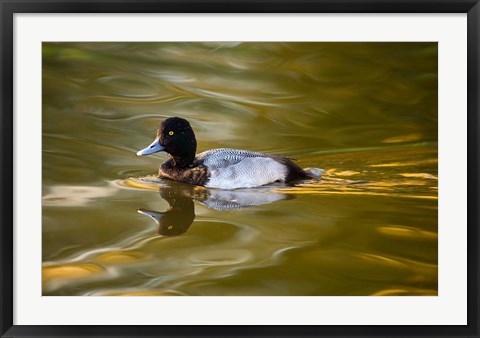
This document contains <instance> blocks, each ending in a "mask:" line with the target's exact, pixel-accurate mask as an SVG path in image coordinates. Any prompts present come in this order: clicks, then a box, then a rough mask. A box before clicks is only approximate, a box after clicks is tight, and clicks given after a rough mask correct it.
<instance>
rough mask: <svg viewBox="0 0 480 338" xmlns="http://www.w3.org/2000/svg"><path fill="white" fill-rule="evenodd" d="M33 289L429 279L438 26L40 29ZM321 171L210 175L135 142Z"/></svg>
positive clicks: (409, 284)
mask: <svg viewBox="0 0 480 338" xmlns="http://www.w3.org/2000/svg"><path fill="white" fill-rule="evenodd" d="M42 50H43V115H42V132H43V139H42V170H43V172H42V175H43V178H42V186H43V192H42V194H43V196H42V205H43V207H42V210H43V215H42V248H43V249H42V271H43V273H42V291H43V295H159V296H161V295H282V296H287V295H306V296H313V295H437V289H438V278H437V271H438V264H437V262H438V261H437V259H438V257H437V256H438V247H437V245H438V231H437V229H438V228H437V220H438V219H437V210H438V209H437V193H438V168H437V158H438V156H437V154H438V153H437V139H438V138H437V81H438V78H437V44H436V43H233V42H228V43H213V42H208V43H44V44H43V47H42ZM171 116H180V117H183V118H186V119H187V120H189V121H190V124H191V125H192V127H193V129H194V131H195V133H196V137H197V143H198V146H197V151H198V152H202V151H205V150H208V149H212V148H237V149H248V150H252V151H259V152H264V153H268V154H275V155H283V156H288V157H291V158H294V159H296V163H297V164H298V165H299V166H301V167H317V168H322V169H324V170H325V173H324V175H323V176H322V178H321V179H320V180H308V181H302V182H297V183H296V184H295V185H282V184H272V185H269V186H265V187H261V188H258V189H241V190H234V191H222V190H215V189H205V188H202V187H193V186H188V185H185V184H180V183H175V182H170V181H168V180H160V179H157V178H156V177H155V174H156V172H157V170H158V167H159V165H160V164H161V163H162V162H163V161H165V160H166V159H167V156H168V155H166V154H165V153H158V154H155V155H151V156H148V157H137V156H136V155H135V153H136V152H137V151H138V150H140V149H143V148H144V147H146V146H147V145H148V144H150V142H151V141H152V140H153V138H154V136H155V132H156V128H157V127H158V125H159V124H160V122H161V121H162V120H163V119H165V118H167V117H171Z"/></svg>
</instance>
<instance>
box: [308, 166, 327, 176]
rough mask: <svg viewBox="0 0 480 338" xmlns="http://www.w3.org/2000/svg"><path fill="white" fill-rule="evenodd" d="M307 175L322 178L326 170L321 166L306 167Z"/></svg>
mask: <svg viewBox="0 0 480 338" xmlns="http://www.w3.org/2000/svg"><path fill="white" fill-rule="evenodd" d="M304 170H305V172H306V173H307V175H308V176H309V177H311V178H320V176H322V174H323V173H324V172H325V170H323V169H320V168H305V169H304Z"/></svg>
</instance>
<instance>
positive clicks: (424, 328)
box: [0, 0, 480, 337]
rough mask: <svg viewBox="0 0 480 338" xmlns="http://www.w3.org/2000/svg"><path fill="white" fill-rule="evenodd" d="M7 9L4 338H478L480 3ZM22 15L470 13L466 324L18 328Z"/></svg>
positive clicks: (9, 2) (282, 0) (46, 3)
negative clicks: (17, 34)
mask: <svg viewBox="0 0 480 338" xmlns="http://www.w3.org/2000/svg"><path fill="white" fill-rule="evenodd" d="M0 6H1V7H0V11H1V13H0V14H1V39H2V41H1V67H2V68H1V74H2V81H1V84H0V86H1V87H0V91H1V107H2V110H1V111H2V113H1V114H2V117H1V122H2V124H1V154H0V162H1V168H2V172H1V182H0V187H1V191H2V195H1V196H2V197H1V199H2V203H1V209H0V212H1V219H2V227H1V241H2V244H1V267H0V270H1V318H0V319H1V336H2V337H27V336H29V337H40V336H42V337H55V336H68V337H73V336H77V337H80V336H81V337H86V336H92V337H93V336H94V337H106V336H113V337H137V336H138V337H142V336H149V337H153V336H158V337H179V336H182V337H195V336H210V337H213V336H222V337H223V336H225V337H251V336H275V337H280V336H289V337H302V336H324V337H328V336H336V337H338V336H356V337H367V336H380V337H388V336H424V337H425V336H430V337H440V336H443V337H446V336H447V337H478V336H479V330H478V318H479V302H478V290H479V280H478V270H479V259H478V258H479V256H478V255H479V251H478V245H479V243H480V241H479V232H478V226H479V208H478V205H479V201H478V193H479V187H480V186H479V180H478V176H479V175H478V174H479V167H478V159H479V138H478V134H479V130H480V125H479V119H478V116H479V101H480V99H479V51H480V44H479V17H480V4H479V0H420V1H416V0H392V1H389V0H299V1H295V0H276V1H272V0H258V1H248V0H247V1H238V0H233V1H227V0H209V1H207V0H198V1H194V0H186V1H182V0H167V1H162V0H139V1H135V0H123V1H108V0H100V1H91V0H83V1H66V0H39V1H33V0H30V1H15V0H0ZM16 13H467V15H468V16H467V27H468V28H467V32H468V33H467V34H468V36H467V40H468V51H467V54H468V65H467V66H468V79H467V82H468V83H467V85H468V106H467V107H468V126H467V133H468V134H467V138H468V149H467V150H468V218H467V219H468V243H467V250H468V262H467V264H468V290H467V291H468V309H467V310H468V325H464V326H454V325H418V326H413V325H402V326H370V325H368V326H359V325H353V326H334V325H328V326H316V325H308V326H267V325H260V326H251V325H245V326H220V325H218V326H217V325H206V326H164V325H162V326H153V325H152V326H134V325H130V326H111V325H100V326H94V325H86V326H84V325H82V326H52V325H13V312H14V311H13V310H14V304H13V290H14V287H15V286H14V284H13V227H14V219H13V194H14V191H13V175H14V168H13V146H14V144H13V120H14V116H13V94H14V93H13V62H14V60H13V34H14V27H13V17H14V14H16Z"/></svg>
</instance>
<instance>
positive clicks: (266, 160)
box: [196, 148, 288, 189]
mask: <svg viewBox="0 0 480 338" xmlns="http://www.w3.org/2000/svg"><path fill="white" fill-rule="evenodd" d="M279 159H280V158H277V157H275V156H269V155H266V154H262V153H257V152H252V151H248V150H238V149H228V148H221V149H212V150H208V151H205V152H203V153H201V154H199V155H198V156H197V157H196V161H198V162H199V163H202V164H203V165H204V166H205V167H207V168H208V171H209V173H210V178H209V180H208V182H207V184H206V185H205V186H206V187H210V188H222V189H237V188H249V187H257V186H261V185H264V184H268V183H272V182H275V181H285V179H286V177H287V169H288V168H287V167H286V166H285V165H284V164H282V163H281V161H279Z"/></svg>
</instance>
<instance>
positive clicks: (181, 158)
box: [170, 153, 195, 169]
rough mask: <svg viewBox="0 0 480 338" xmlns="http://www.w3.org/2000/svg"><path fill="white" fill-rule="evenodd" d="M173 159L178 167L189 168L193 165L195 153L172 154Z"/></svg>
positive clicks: (174, 164)
mask: <svg viewBox="0 0 480 338" xmlns="http://www.w3.org/2000/svg"><path fill="white" fill-rule="evenodd" d="M170 156H171V157H172V160H173V166H174V167H177V168H182V169H184V168H188V167H191V166H192V165H193V160H194V159H195V153H194V154H182V155H170Z"/></svg>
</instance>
